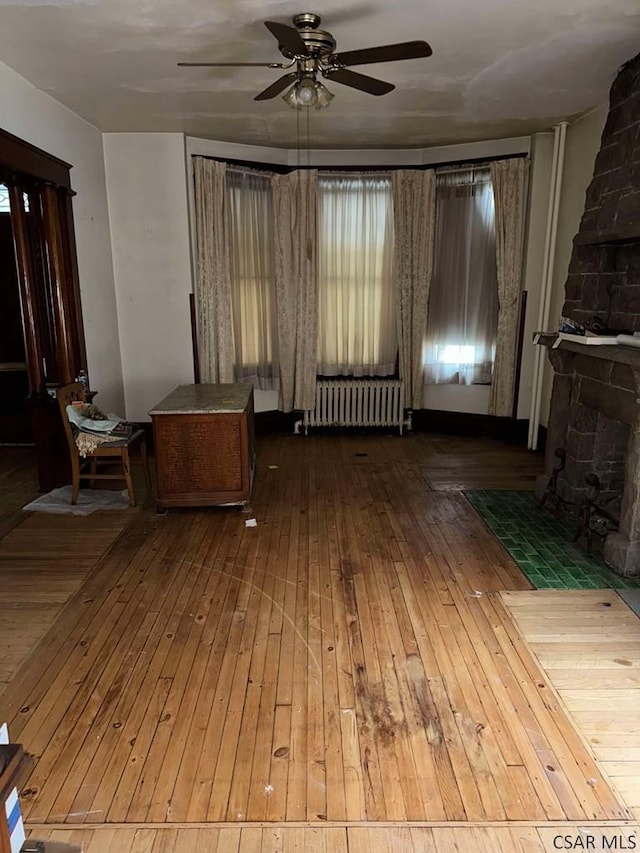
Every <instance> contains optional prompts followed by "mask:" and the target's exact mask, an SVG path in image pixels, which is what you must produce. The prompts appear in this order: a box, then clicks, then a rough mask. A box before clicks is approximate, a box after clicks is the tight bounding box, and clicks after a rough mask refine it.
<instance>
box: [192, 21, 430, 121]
mask: <svg viewBox="0 0 640 853" xmlns="http://www.w3.org/2000/svg"><path fill="white" fill-rule="evenodd" d="M320 21H321V18H320V15H315V14H314V13H312V12H304V13H302V14H300V15H294V17H293V24H294V26H293V27H292V26H289V25H288V24H280V23H278V22H277V21H265V22H264V24H265V26H266V28H267V29H268V30H269V32H270V33H271V34H272V35H274V36H275V37H276V39H277V40H278V49H279V51H280V53H281V54H282V55H283V56H284V57H285V58H286V59H288V60H290V61H289V62H179V63H178V65H181V66H187V67H207V68H216V67H218V68H229V67H240V66H259V67H261V68H281V69H289V68H291V69H294V70H292V71H290V72H289V73H288V74H284V75H283V76H282V77H279V78H278V79H277V80H276V81H275V82H274V83H271V85H270V86H267V88H266V89H264V90H263V91H262V92H260V93H259V94H258V95H256V96H255V98H254V100H255V101H267V100H269V99H270V98H275V97H276V96H277V95H279V94H280V93H281V92H283V91H284V90H285V89H286V88H287V87H291V90H290V91H289V92H288V93H287V94H286V95H285V96H284V99H285V101H286V102H287V103H288V104H289V106H292V107H294V108H298V107H305V106H306V107H312V106H315V107H323V106H327V105H328V103H329V101H330V100H331V98H333V95H332V94H331V93H330V92H329V91H328V90H327V88H326V87H325V86H323V85H322V83H320V82H319V81H318V80H317V75H318V74H321V75H322V77H324V78H325V80H330V81H332V82H335V83H342V85H343V86H350V87H351V88H352V89H359V90H360V91H361V92H367V93H368V94H370V95H386V94H387V93H388V92H391V91H392V90H393V89H395V86H394V85H393V84H392V83H386V82H385V81H384V80H378V79H376V78H375V77H369V76H367V75H366V74H360V73H359V72H357V71H351V70H350V68H349V66H351V65H368V64H371V63H377V62H394V61H396V60H402V59H418V58H419V57H424V56H431V53H432V50H431V48H430V47H429V45H428V44H427V42H426V41H406V42H401V43H400V44H387V45H382V46H381V47H369V48H364V49H362V50H349V51H346V52H345V53H335V52H334V51H335V48H336V40H335V39H334V37H333V36H332V35H331V33H329V32H327V31H325V30H321V29H319V27H320Z"/></svg>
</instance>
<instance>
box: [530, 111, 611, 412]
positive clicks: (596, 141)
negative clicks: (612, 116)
mask: <svg viewBox="0 0 640 853" xmlns="http://www.w3.org/2000/svg"><path fill="white" fill-rule="evenodd" d="M608 109H609V108H608V105H607V104H602V105H601V106H599V107H597V108H596V109H594V110H591V111H590V112H589V113H587V114H586V115H584V116H581V117H580V118H578V119H576V120H575V121H573V122H571V124H570V125H569V127H568V128H567V139H566V147H565V159H564V171H563V175H562V188H561V194H560V208H559V210H558V236H557V243H556V254H555V261H554V271H553V285H552V291H551V310H550V315H549V316H550V318H551V327H552V330H555V329H557V327H558V322H559V320H560V316H561V313H562V306H563V304H564V287H565V283H566V280H567V273H568V270H569V261H570V260H571V252H572V249H573V238H574V237H575V235H576V234H577V233H578V227H579V225H580V220H581V218H582V213H583V211H584V199H585V193H586V191H587V187H588V186H589V183H590V182H591V178H592V176H593V165H594V162H595V159H596V155H597V153H598V151H599V150H600V138H601V136H602V129H603V127H604V123H605V121H606V119H607V112H608ZM552 385H553V368H552V367H551V365H550V363H549V359H548V357H546V356H545V359H544V374H543V380H542V403H541V409H540V421H541V423H542V424H543V425H544V426H547V424H548V422H549V403H550V400H551V387H552Z"/></svg>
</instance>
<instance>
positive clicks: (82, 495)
mask: <svg viewBox="0 0 640 853" xmlns="http://www.w3.org/2000/svg"><path fill="white" fill-rule="evenodd" d="M128 506H129V496H128V494H127V490H126V489H125V490H124V491H122V492H119V491H118V492H116V491H110V490H108V489H80V492H79V494H78V502H77V503H76V504H72V503H71V486H62V488H60V489H54V490H53V491H52V492H48V493H47V494H46V495H40V497H39V498H36V499H35V500H34V501H31V503H28V504H27V505H26V506H23V507H22V508H23V509H24V510H25V511H26V512H55V513H70V514H71V515H90V514H91V513H92V512H95V511H96V510H98V509H127V507H128Z"/></svg>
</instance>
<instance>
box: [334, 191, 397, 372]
mask: <svg viewBox="0 0 640 853" xmlns="http://www.w3.org/2000/svg"><path fill="white" fill-rule="evenodd" d="M392 241H393V210H392V194H391V180H390V179H389V178H388V177H387V176H382V177H377V176H373V177H372V176H359V175H326V176H320V178H319V180H318V242H319V246H318V291H319V321H318V372H319V373H321V374H324V375H329V376H335V375H353V376H365V375H372V376H388V375H390V374H393V373H394V372H395V364H396V352H397V340H396V322H395V304H394V294H393V288H392V281H391V260H392Z"/></svg>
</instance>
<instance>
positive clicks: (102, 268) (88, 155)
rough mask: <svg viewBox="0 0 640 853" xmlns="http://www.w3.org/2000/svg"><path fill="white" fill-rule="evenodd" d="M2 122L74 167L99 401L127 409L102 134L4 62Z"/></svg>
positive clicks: (90, 357)
mask: <svg viewBox="0 0 640 853" xmlns="http://www.w3.org/2000/svg"><path fill="white" fill-rule="evenodd" d="M0 116H1V118H0V124H1V125H2V128H3V129H4V130H6V131H8V132H9V133H13V134H14V135H15V136H18V137H20V138H21V139H24V140H25V141H27V142H30V143H31V144H32V145H36V146H37V147H38V148H41V149H43V150H44V151H47V152H48V153H49V154H53V155H55V156H56V157H59V158H61V159H62V160H66V162H67V163H70V164H71V165H72V166H73V169H72V170H71V185H72V187H73V189H74V190H75V192H76V193H77V195H76V196H75V197H74V199H73V215H74V222H75V230H76V242H77V251H78V269H79V274H80V291H81V299H82V315H83V320H84V329H85V337H86V343H87V361H88V368H89V376H90V378H91V386H92V387H93V388H94V389H96V390H97V391H98V392H99V396H98V398H97V399H96V402H97V403H98V405H100V406H101V407H102V408H107V409H110V410H113V411H117V412H122V411H124V394H123V386H122V369H121V363H120V346H119V339H118V321H117V313H116V300H115V292H114V284H113V267H112V262H111V242H110V236H109V217H108V211H107V195H106V185H105V174H104V158H103V151H102V134H101V133H100V131H99V130H97V129H96V128H95V127H93V126H92V125H90V124H88V123H87V122H86V121H84V120H83V119H81V118H80V117H79V116H77V115H76V114H75V113H73V112H71V111H70V110H68V109H67V108H66V107H63V106H61V104H59V103H58V102H57V101H55V100H54V99H53V98H51V97H49V95H46V94H44V92H41V91H40V90H39V89H36V88H35V87H34V86H32V85H31V83H28V82H27V81H26V80H25V79H24V78H23V77H20V76H19V75H18V74H16V73H15V72H14V71H12V70H11V69H10V68H8V67H7V66H6V65H3V64H2V63H0Z"/></svg>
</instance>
